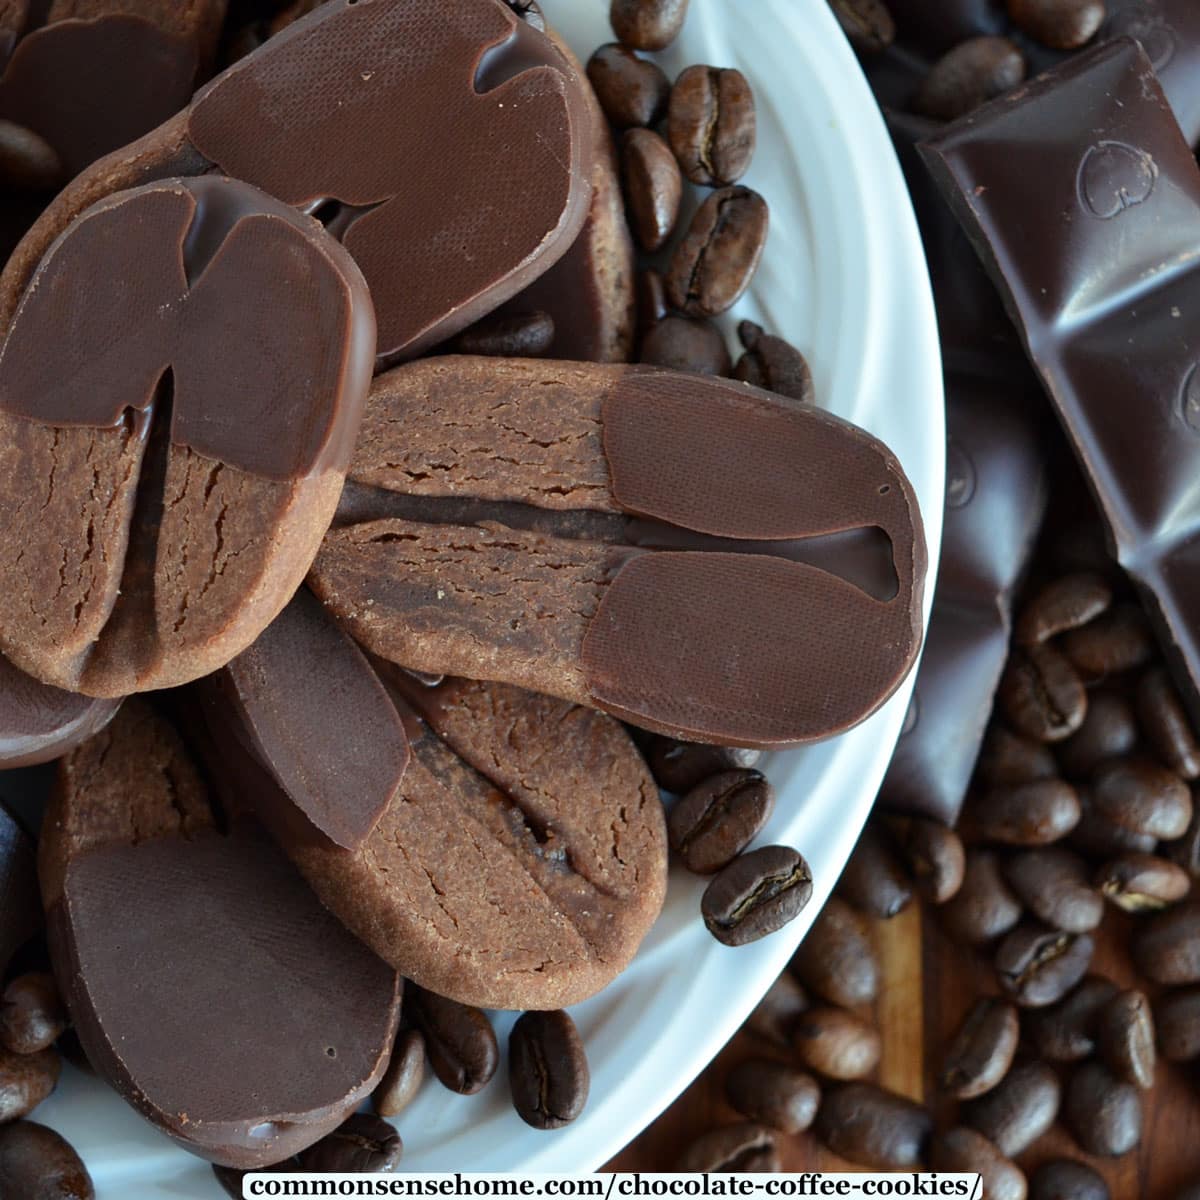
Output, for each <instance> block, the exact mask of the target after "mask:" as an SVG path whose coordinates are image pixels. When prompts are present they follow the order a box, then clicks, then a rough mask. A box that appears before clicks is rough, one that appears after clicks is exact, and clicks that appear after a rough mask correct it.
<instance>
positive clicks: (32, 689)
mask: <svg viewBox="0 0 1200 1200" xmlns="http://www.w3.org/2000/svg"><path fill="white" fill-rule="evenodd" d="M120 703H121V702H120V701H119V700H94V699H92V697H90V696H81V695H79V694H78V693H76V692H64V691H63V690H62V689H61V688H56V687H50V686H49V685H48V684H45V683H39V682H38V681H37V680H36V679H34V678H33V677H32V676H30V675H26V674H25V672H24V671H18V670H17V668H16V667H14V666H13V665H12V663H10V662H9V661H8V659H6V658H4V657H3V656H2V655H0V769H3V770H6V771H7V770H10V769H12V768H14V767H31V766H34V765H35V764H37V763H44V762H51V761H52V760H53V759H56V758H61V757H62V755H64V754H65V753H66V752H67V751H68V750H72V749H74V747H76V746H78V745H79V743H80V742H84V741H87V739H88V738H90V737H91V736H92V735H93V734H96V733H99V732H100V730H101V729H103V728H104V726H105V725H107V724H108V723H109V721H111V720H112V719H113V716H114V715H115V714H116V711H117V709H118V708H119V707H120Z"/></svg>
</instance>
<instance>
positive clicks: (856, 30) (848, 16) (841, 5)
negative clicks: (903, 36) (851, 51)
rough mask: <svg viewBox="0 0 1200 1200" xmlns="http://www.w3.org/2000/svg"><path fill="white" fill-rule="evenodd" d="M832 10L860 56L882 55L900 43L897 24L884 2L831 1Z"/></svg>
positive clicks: (870, 0) (874, 0)
mask: <svg viewBox="0 0 1200 1200" xmlns="http://www.w3.org/2000/svg"><path fill="white" fill-rule="evenodd" d="M829 7H830V8H832V9H833V15H834V16H835V17H837V21H838V24H839V25H840V26H841V27H842V32H843V33H844V34H845V35H846V37H847V38H849V39H850V45H852V46H853V47H854V48H855V50H857V51H858V52H859V54H878V53H880V51H883V50H886V49H887V48H888V47H889V46H890V45H891V44H892V43H893V42H894V41H895V40H896V22H895V21H893V20H892V14H891V13H890V12H888V10H887V6H886V5H885V4H884V3H883V0H829Z"/></svg>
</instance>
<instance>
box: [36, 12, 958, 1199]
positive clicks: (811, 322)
mask: <svg viewBox="0 0 1200 1200" xmlns="http://www.w3.org/2000/svg"><path fill="white" fill-rule="evenodd" d="M543 6H544V8H545V10H546V12H547V15H548V16H549V18H550V19H551V20H552V21H553V23H554V24H555V25H556V26H558V27H559V28H560V29H561V30H562V32H563V33H564V34H565V35H566V37H567V39H568V41H569V42H570V43H571V44H572V46H573V47H574V48H575V49H576V50H577V51H578V52H579V53H580V56H581V57H582V58H584V59H586V57H587V56H588V55H589V54H590V53H591V51H592V50H593V49H594V48H595V47H596V46H598V45H599V44H600V43H602V42H605V41H608V40H611V37H612V35H611V32H610V30H609V28H608V22H607V14H608V0H543ZM662 62H663V66H664V67H665V69H666V70H667V72H668V74H670V75H671V76H672V77H674V75H675V74H676V73H677V72H678V71H679V70H681V69H682V68H683V67H685V66H687V65H688V64H690V63H695V62H707V63H713V64H715V65H721V66H736V67H739V68H741V69H742V70H743V71H744V72H745V74H746V76H747V77H748V78H749V80H750V81H751V83H752V85H753V87H754V90H755V93H756V96H757V100H758V121H759V124H758V152H757V155H756V157H755V161H754V165H753V168H752V170H751V172H750V174H749V175H748V176H747V178H746V180H745V182H746V183H747V184H748V185H749V186H751V187H754V188H756V189H757V190H759V191H760V192H762V194H763V195H764V196H766V197H767V199H768V201H769V203H770V206H771V235H770V243H769V245H768V248H767V251H766V254H765V256H764V259H763V266H762V269H761V270H760V271H759V273H758V276H757V278H756V279H755V281H754V285H753V288H752V291H751V294H750V296H749V297H748V298H747V299H746V300H745V301H744V302H743V303H742V304H740V305H739V306H738V308H737V310H736V311H735V313H734V314H731V316H732V317H733V318H740V317H744V316H749V317H753V318H754V319H756V320H759V321H760V322H761V323H762V324H763V325H764V326H765V327H766V328H767V329H768V330H769V331H772V332H776V333H779V334H781V335H782V336H784V337H787V338H789V339H791V340H792V341H793V342H794V343H795V344H796V345H798V346H800V347H801V348H802V349H803V350H804V352H805V353H806V354H807V355H808V357H809V361H810V362H811V364H812V367H813V373H814V376H815V381H816V388H817V396H818V398H819V400H820V402H821V403H822V404H824V405H826V406H827V407H828V408H830V409H831V410H833V411H834V412H836V413H839V414H841V415H842V416H845V417H848V418H850V419H851V420H853V421H856V422H857V423H859V424H860V425H863V426H865V427H866V428H867V429H869V430H871V431H872V432H873V433H875V434H877V435H878V436H879V437H881V438H883V439H884V440H885V441H886V442H887V443H888V444H889V445H890V446H891V447H892V449H893V450H894V451H895V452H896V453H897V454H898V456H899V458H900V461H901V463H902V464H903V465H904V467H905V469H906V471H907V472H908V474H909V476H910V478H911V479H912V482H913V484H914V486H915V487H916V490H917V495H918V497H919V499H920V502H921V506H922V510H923V512H924V517H925V528H926V533H927V535H928V539H929V544H930V547H931V550H930V560H931V569H930V576H929V578H930V580H931V581H932V579H933V577H934V571H935V570H936V560H937V547H938V545H939V543H940V538H941V522H942V491H943V483H944V461H943V459H944V447H945V428H944V422H943V408H942V390H941V369H940V363H939V358H938V347H937V339H936V333H935V327H934V318H933V306H932V302H931V298H930V294H929V285H928V281H927V275H926V270H925V263H924V259H923V256H922V253H921V247H920V242H919V239H918V235H917V229H916V224H915V222H914V219H913V215H912V211H911V208H910V206H909V201H908V195H907V192H906V191H905V187H904V183H903V180H902V178H901V175H900V170H899V167H898V166H897V163H896V161H895V158H894V157H893V154H892V149H891V144H890V142H889V140H888V137H887V134H886V132H885V130H884V126H883V122H882V121H881V119H880V117H879V113H878V111H877V109H876V107H875V104H874V102H873V100H872V99H871V96H870V93H869V91H868V89H867V85H866V83H865V81H864V80H863V77H862V75H861V73H860V72H859V69H858V65H857V63H856V62H855V60H854V57H853V55H852V54H851V52H850V50H849V48H848V46H847V45H846V43H845V41H844V40H843V38H842V36H841V33H840V31H839V30H838V28H837V26H836V24H835V22H834V20H833V18H832V17H831V16H830V14H829V10H828V8H827V6H826V3H825V0H753V2H752V3H750V2H749V0H692V4H691V12H690V15H689V17H688V21H687V25H686V28H685V30H684V32H683V35H682V36H681V38H680V39H679V41H678V43H677V44H676V45H675V46H674V47H673V48H672V49H671V51H670V52H669V53H667V54H665V55H663V56H662ZM732 326H733V321H732V320H731V321H730V328H731V330H732ZM930 591H932V587H930ZM928 599H929V597H927V603H928ZM910 685H911V680H910V683H909V684H906V685H905V687H903V688H902V689H901V691H900V693H899V694H898V695H897V696H895V697H894V698H893V699H892V701H891V702H890V703H889V704H888V705H887V706H886V707H885V708H884V709H883V710H882V711H880V712H879V713H877V714H876V715H875V716H874V717H872V718H871V720H869V721H868V722H866V723H865V724H864V725H862V726H860V727H859V728H858V729H855V730H853V731H851V732H850V733H848V734H846V735H844V736H843V737H841V738H838V739H836V740H835V741H832V742H828V743H825V744H823V745H819V746H814V747H811V748H808V749H805V750H801V751H791V752H789V753H786V754H782V753H781V754H776V755H774V756H773V757H772V758H771V760H770V762H769V766H768V773H769V775H770V777H771V778H772V779H773V781H774V782H775V785H776V787H777V789H778V795H779V799H778V804H777V805H776V812H775V816H774V818H773V820H772V821H771V823H770V825H769V826H768V828H767V829H766V830H764V832H763V834H762V836H761V838H760V842H761V843H763V844H765V843H768V842H784V843H787V844H790V845H793V846H796V847H797V848H799V849H800V850H801V852H802V853H803V854H804V855H805V856H806V857H807V858H808V860H809V862H810V863H811V864H812V867H813V873H814V876H815V880H814V892H813V898H812V902H811V904H810V905H809V906H808V908H807V910H806V911H805V912H804V913H803V914H802V915H801V917H800V918H799V919H797V920H796V921H794V922H793V923H792V924H791V925H790V926H789V927H788V928H787V929H786V931H784V932H781V933H780V934H777V935H776V936H774V937H771V938H768V939H766V940H764V941H762V942H759V943H758V944H756V945H753V946H748V947H743V948H741V949H737V950H732V949H727V948H725V947H723V946H720V945H718V944H717V943H716V942H715V941H714V940H713V939H712V937H711V936H710V935H709V934H708V933H707V932H706V931H705V929H704V926H703V924H702V923H701V921H700V917H699V906H700V895H701V892H702V891H703V889H704V884H703V881H701V880H698V879H696V878H695V877H691V876H688V875H687V874H686V873H683V872H676V873H675V874H674V875H673V877H672V879H671V886H670V893H669V895H668V898H667V905H666V909H665V911H664V913H663V915H662V918H661V920H660V921H659V922H658V924H657V925H656V926H655V928H654V930H653V931H652V933H651V935H650V937H649V938H648V939H647V942H646V944H645V946H644V947H643V948H642V951H641V953H640V954H639V955H638V957H637V959H636V961H635V962H634V964H633V965H632V967H631V968H630V969H629V970H628V971H626V972H625V974H624V975H622V976H621V978H620V979H618V980H617V981H616V982H615V983H614V984H612V986H610V987H608V988H607V989H606V990H605V991H604V992H603V993H602V994H601V995H599V996H597V997H595V998H594V999H592V1000H591V1001H589V1002H588V1003H586V1004H582V1005H579V1006H578V1007H577V1008H576V1009H575V1010H574V1012H573V1015H574V1017H575V1019H576V1021H577V1022H578V1024H579V1027H580V1029H581V1031H582V1033H583V1036H584V1040H585V1042H586V1045H587V1050H588V1056H589V1059H590V1061H591V1068H592V1090H591V1099H590V1101H589V1104H588V1108H587V1111H586V1112H585V1114H584V1115H583V1116H582V1117H581V1118H580V1119H579V1120H578V1121H577V1122H576V1123H575V1124H574V1125H572V1126H570V1127H568V1128H566V1129H563V1130H559V1131H557V1132H554V1133H540V1132H535V1131H534V1130H532V1129H530V1128H529V1127H528V1126H526V1125H525V1124H523V1123H522V1122H521V1121H520V1119H519V1118H518V1117H517V1116H516V1115H515V1113H514V1112H513V1110H512V1107H511V1105H510V1103H509V1098H508V1088H507V1083H506V1077H505V1071H504V1068H503V1067H502V1068H501V1070H500V1072H499V1073H498V1074H497V1076H496V1078H495V1080H493V1082H492V1083H491V1084H490V1085H489V1086H488V1088H486V1089H485V1090H484V1091H483V1092H482V1093H481V1094H480V1095H478V1096H473V1097H459V1096H454V1095H451V1093H449V1092H447V1091H446V1090H445V1089H444V1088H442V1087H440V1086H439V1085H438V1084H437V1083H436V1082H431V1083H429V1084H428V1085H427V1086H426V1087H425V1089H424V1090H423V1092H422V1094H421V1095H420V1096H419V1098H418V1099H417V1101H416V1102H415V1103H414V1104H413V1105H412V1107H411V1108H410V1109H408V1111H407V1112H405V1113H404V1114H403V1115H402V1116H401V1117H400V1118H399V1120H398V1121H397V1124H398V1126H399V1129H400V1131H401V1133H402V1134H403V1137H404V1141H405V1147H406V1149H405V1160H404V1166H405V1168H407V1169H409V1170H412V1171H445V1170H474V1171H505V1170H527V1171H532V1170H537V1171H561V1172H575V1171H584V1170H591V1169H593V1168H595V1167H598V1166H600V1165H601V1164H602V1163H604V1162H605V1161H606V1160H607V1159H608V1158H609V1157H611V1156H612V1155H613V1154H614V1153H615V1152H616V1151H617V1150H619V1149H620V1148H621V1147H622V1146H623V1145H625V1144H626V1143H627V1142H628V1141H629V1140H630V1139H631V1138H633V1137H634V1135H635V1134H637V1133H638V1132H639V1131H640V1130H641V1129H642V1128H643V1127H644V1126H646V1125H647V1124H648V1123H649V1122H650V1121H651V1120H653V1118H654V1117H655V1116H657V1115H658V1113H659V1112H660V1111H661V1110H662V1109H663V1108H665V1107H666V1106H667V1104H669V1103H670V1102H671V1100H672V1099H674V1097H675V1096H676V1095H678V1094H679V1092H680V1091H682V1090H683V1088H684V1087H686V1086H687V1084H688V1083H689V1082H690V1081H691V1080H692V1079H693V1078H694V1077H695V1076H696V1075H697V1074H698V1073H699V1072H700V1071H701V1070H702V1069H703V1067H704V1066H705V1064H706V1063H708V1061H709V1060H710V1059H711V1058H712V1057H713V1055H714V1054H716V1052H717V1050H719V1049H720V1047H721V1046H722V1045H723V1044H724V1043H725V1042H726V1040H727V1039H728V1038H729V1037H730V1035H731V1034H732V1033H733V1032H734V1030H735V1029H736V1028H737V1027H738V1025H740V1024H741V1022H742V1021H743V1020H744V1019H745V1017H746V1015H747V1014H748V1013H749V1012H750V1010H751V1009H752V1008H753V1007H754V1005H755V1004H756V1003H757V1001H758V999H759V998H760V996H761V995H762V993H763V992H764V991H765V990H766V988H767V986H768V985H769V984H770V982H771V981H772V980H773V979H774V978H775V976H776V975H777V974H778V973H779V971H780V970H781V969H782V968H783V965H784V964H785V962H786V961H787V960H788V958H789V957H790V956H791V954H792V951H793V949H794V947H795V946H796V944H797V943H798V942H799V940H800V938H801V937H802V936H803V934H804V933H805V931H806V930H807V928H808V926H809V925H810V924H811V922H812V919H813V917H814V916H815V915H816V913H817V912H818V911H819V910H820V908H821V906H822V904H823V903H824V902H825V899H826V897H827V896H828V894H829V891H830V889H831V888H832V887H833V884H834V882H835V881H836V879H837V877H838V875H839V873H840V872H841V869H842V865H843V864H844V862H845V860H846V858H847V856H848V854H849V852H850V850H851V848H852V847H853V845H854V842H855V841H856V840H857V837H858V833H859V830H860V829H861V828H862V824H863V822H864V820H865V819H866V816H867V813H868V812H869V811H870V808H871V803H872V801H873V800H874V797H875V793H876V791H877V790H878V787H879V783H880V781H881V779H882V778H883V773H884V770H885V769H886V767H887V763H888V759H889V758H890V756H891V752H892V747H893V746H894V744H895V741H896V738H897V735H898V733H899V730H900V725H901V722H902V719H903V716H904V712H905V708H906V706H907V703H908V696H909V691H910ZM180 951H181V953H186V952H187V948H186V947H181V948H180ZM229 986H230V988H231V989H235V988H236V987H237V980H236V979H231V980H230V981H229ZM266 1019H269V1017H267V1018H266ZM511 1021H512V1018H511V1016H508V1015H503V1014H502V1015H500V1016H498V1018H497V1026H498V1029H499V1032H500V1035H501V1039H502V1041H503V1039H504V1037H505V1036H506V1034H507V1031H508V1027H509V1025H510V1024H511ZM37 1119H38V1120H41V1121H45V1122H46V1123H48V1124H50V1125H52V1126H54V1127H55V1128H57V1129H59V1130H61V1131H62V1133H63V1134H64V1135H65V1136H66V1137H67V1138H69V1139H70V1141H71V1142H72V1143H73V1144H74V1145H75V1146H76V1147H77V1148H78V1150H79V1151H80V1153H81V1154H82V1156H83V1158H84V1160H85V1162H86V1163H87V1164H88V1166H89V1168H90V1169H91V1172H92V1175H93V1177H94V1179H95V1182H96V1187H97V1194H98V1196H99V1197H100V1200H168V1198H171V1200H179V1198H183V1197H188V1198H191V1197H196V1198H199V1197H209V1198H213V1197H217V1196H219V1195H220V1194H221V1193H220V1191H219V1189H218V1188H217V1186H216V1185H215V1183H214V1181H213V1177H212V1174H211V1171H210V1170H209V1168H208V1166H207V1164H204V1163H201V1162H199V1161H198V1160H197V1159H195V1158H192V1157H191V1156H189V1155H188V1154H186V1153H184V1152H183V1151H181V1150H178V1149H176V1148H175V1147H174V1146H173V1145H172V1144H171V1143H170V1142H168V1141H167V1140H166V1138H164V1137H162V1136H160V1135H159V1134H158V1133H156V1132H155V1131H153V1130H152V1129H151V1128H150V1126H148V1125H146V1124H145V1123H143V1122H142V1121H141V1119H140V1118H138V1117H137V1116H136V1115H135V1114H134V1113H133V1111H132V1110H131V1109H129V1108H127V1107H126V1106H125V1105H124V1104H123V1103H122V1102H121V1101H120V1100H118V1099H117V1098H116V1097H115V1096H114V1095H112V1094H111V1093H110V1092H108V1091H107V1089H106V1088H105V1087H104V1086H103V1085H101V1084H100V1083H98V1082H96V1081H95V1080H92V1079H88V1078H85V1077H83V1076H81V1075H79V1074H78V1073H76V1072H74V1071H72V1070H68V1071H67V1072H66V1073H65V1076H64V1079H63V1081H62V1084H61V1086H60V1088H59V1089H58V1092H57V1093H56V1094H55V1096H54V1097H53V1098H52V1099H51V1100H50V1101H48V1102H47V1103H46V1104H45V1105H43V1106H42V1108H41V1109H39V1110H38V1113H37ZM665 1165H666V1164H664V1166H665Z"/></svg>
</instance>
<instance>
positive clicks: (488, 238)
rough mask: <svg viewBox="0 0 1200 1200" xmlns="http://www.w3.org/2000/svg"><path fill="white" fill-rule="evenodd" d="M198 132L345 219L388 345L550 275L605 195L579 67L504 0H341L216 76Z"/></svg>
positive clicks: (317, 208)
mask: <svg viewBox="0 0 1200 1200" xmlns="http://www.w3.org/2000/svg"><path fill="white" fill-rule="evenodd" d="M188 129H189V134H190V137H191V140H192V141H193V143H194V144H195V145H196V147H197V148H198V149H199V150H200V151H201V152H202V153H203V154H204V155H206V156H207V157H208V158H209V159H211V160H212V161H213V162H214V163H216V164H217V165H218V166H219V167H220V169H221V170H223V171H225V172H226V173H227V174H229V175H233V176H236V177H237V178H239V179H245V180H247V181H249V182H251V183H254V184H256V185H257V186H259V187H261V188H263V189H264V190H265V191H268V192H270V193H271V194H272V195H274V196H278V197H279V198H280V199H282V200H285V201H287V202H288V203H289V204H294V205H297V206H301V207H303V208H305V209H307V210H309V211H314V212H319V213H320V214H321V215H322V217H323V218H324V219H326V220H327V221H328V222H329V223H330V227H331V228H333V229H336V230H337V232H338V236H339V237H340V238H341V240H342V242H343V243H344V245H345V246H346V248H347V249H348V250H349V251H350V253H351V254H352V255H353V256H354V257H355V259H356V261H357V262H358V264H359V266H360V267H361V268H362V271H363V274H364V275H365V277H366V279H367V282H368V283H369V285H370V288H371V293H372V297H373V299H374V301H375V307H376V311H377V313H378V316H379V353H380V356H381V357H383V358H385V359H386V358H395V357H398V356H402V355H403V356H411V355H414V354H416V353H418V352H419V351H420V350H422V349H424V348H426V347H428V346H431V345H434V344H436V343H437V342H439V341H441V340H444V339H445V338H447V337H449V336H451V335H453V334H454V333H456V332H458V331H459V330H460V329H462V328H464V327H465V326H467V325H468V324H470V323H471V322H472V321H474V320H476V319H477V318H478V317H480V316H482V315H484V313H486V312H489V311H491V310H492V309H494V308H496V307H497V306H498V305H499V304H500V303H502V302H503V301H504V300H506V299H508V298H509V297H510V296H512V295H513V294H515V293H516V292H517V291H519V290H520V289H521V288H522V287H523V286H525V284H527V283H529V282H530V281H531V280H532V279H534V278H536V276H537V275H539V274H540V273H541V272H542V271H544V270H545V269H546V268H547V267H549V266H550V265H551V264H552V263H553V262H554V261H555V260H556V259H557V258H558V257H559V256H561V255H562V254H563V253H564V252H565V251H566V249H567V248H568V247H569V246H570V245H571V243H572V241H573V240H574V238H575V236H576V235H577V234H578V232H579V230H580V227H581V226H582V223H583V220H584V218H585V216H586V213H587V207H588V201H589V198H590V190H589V187H588V164H590V162H591V146H590V141H591V129H590V121H589V116H588V112H587V108H586V101H585V99H584V94H583V90H582V87H581V84H580V81H579V78H578V76H577V75H576V74H575V72H574V71H573V70H572V69H571V67H570V66H569V65H568V64H567V62H566V60H565V59H563V57H562V56H561V55H560V54H559V53H558V51H557V50H555V49H554V47H553V45H552V44H551V43H550V41H549V40H548V39H547V38H546V36H545V35H544V34H543V33H541V32H539V31H538V30H536V29H534V28H533V27H532V26H531V25H530V24H528V23H527V22H525V21H522V20H519V19H518V18H517V16H516V15H515V14H514V13H513V12H512V10H511V9H510V8H509V7H508V6H507V5H506V4H504V3H501V0H459V2H457V3H455V4H446V5H429V4H427V3H424V2H423V0H357V2H355V0H331V2H330V3H328V4H325V5H322V6H321V8H320V9H318V10H317V11H316V12H314V13H312V14H311V15H310V16H308V17H306V18H303V19H302V20H300V21H297V22H295V23H294V24H293V25H290V26H289V27H288V28H287V29H285V30H284V31H283V32H282V33H280V34H278V35H277V36H276V37H275V38H274V39H272V40H271V41H270V42H269V43H268V44H267V45H266V46H264V47H263V48H262V49H261V50H259V51H258V52H256V53H255V54H252V55H250V56H249V57H248V58H246V59H244V60H242V61H241V62H239V63H237V64H235V65H234V66H233V67H231V68H230V69H229V70H228V71H226V72H225V73H224V74H223V75H222V76H220V77H219V78H217V79H216V80H214V81H213V82H212V83H211V84H210V85H208V87H206V88H205V89H203V90H202V91H201V92H200V93H199V94H198V96H197V97H196V99H195V101H194V102H193V104H192V108H191V110H190V116H189V123H188Z"/></svg>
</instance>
